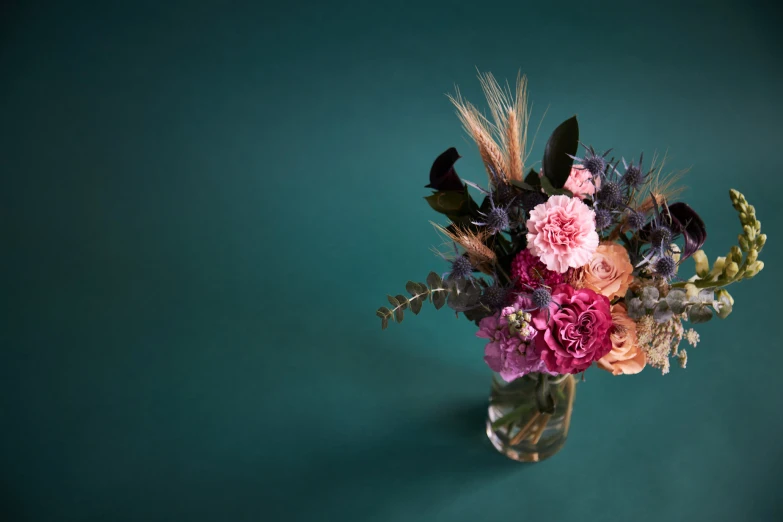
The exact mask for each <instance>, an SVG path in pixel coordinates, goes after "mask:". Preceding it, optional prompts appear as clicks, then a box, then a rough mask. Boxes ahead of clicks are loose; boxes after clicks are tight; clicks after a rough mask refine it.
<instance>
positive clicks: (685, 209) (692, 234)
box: [668, 202, 707, 261]
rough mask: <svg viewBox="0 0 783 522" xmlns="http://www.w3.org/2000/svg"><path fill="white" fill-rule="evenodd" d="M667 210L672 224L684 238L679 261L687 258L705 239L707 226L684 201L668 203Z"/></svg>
mask: <svg viewBox="0 0 783 522" xmlns="http://www.w3.org/2000/svg"><path fill="white" fill-rule="evenodd" d="M668 210H669V215H670V216H671V219H672V226H673V227H674V228H675V230H676V232H677V233H680V234H682V237H683V239H684V240H685V245H684V247H683V252H682V257H681V261H682V260H685V259H688V258H689V257H691V256H692V255H693V254H694V253H696V251H697V250H699V249H700V248H701V246H702V245H703V244H704V242H705V241H706V240H707V228H706V227H705V226H704V221H702V220H701V218H700V217H699V215H698V214H697V213H696V211H695V210H693V209H692V208H691V207H689V206H688V205H687V204H685V203H682V202H677V203H672V204H671V205H669V209H668Z"/></svg>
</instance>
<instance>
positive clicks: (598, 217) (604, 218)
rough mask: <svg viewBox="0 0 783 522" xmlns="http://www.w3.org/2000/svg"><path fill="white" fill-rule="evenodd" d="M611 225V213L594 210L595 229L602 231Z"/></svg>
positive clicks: (603, 209) (603, 210) (600, 209)
mask: <svg viewBox="0 0 783 522" xmlns="http://www.w3.org/2000/svg"><path fill="white" fill-rule="evenodd" d="M611 224H612V213H611V212H609V211H608V210H606V209H605V208H598V209H596V210H595V228H597V229H598V230H604V229H605V228H609V226H610V225H611Z"/></svg>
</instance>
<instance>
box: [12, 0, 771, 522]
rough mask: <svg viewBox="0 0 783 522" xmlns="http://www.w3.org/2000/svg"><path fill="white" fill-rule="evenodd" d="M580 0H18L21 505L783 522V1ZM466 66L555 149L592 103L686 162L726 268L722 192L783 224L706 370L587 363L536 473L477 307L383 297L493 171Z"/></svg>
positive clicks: (604, 139) (591, 128) (27, 513)
mask: <svg viewBox="0 0 783 522" xmlns="http://www.w3.org/2000/svg"><path fill="white" fill-rule="evenodd" d="M590 4H591V3H590V2H559V3H556V4H551V3H549V2H537V3H525V2H509V3H507V4H502V5H501V4H500V3H491V2H480V3H475V2H473V3H454V2H443V3H439V4H436V3H431V2H424V1H417V2H407V1H406V2H393V3H392V2H350V3H349V2H340V3H331V2H318V3H317V2H313V3H310V4H304V3H292V4H286V5H281V3H278V4H276V5H263V4H262V3H253V2H247V3H238V2H179V3H175V2H124V3H120V2H103V3H95V4H84V3H67V4H66V3H63V4H60V5H43V4H40V3H36V4H35V5H29V4H27V3H23V2H10V3H5V4H4V7H2V8H0V172H2V186H1V187H0V202H1V204H0V232H1V233H2V235H1V240H2V247H1V250H0V252H1V254H0V259H1V260H2V270H1V271H0V273H1V274H2V275H1V276H0V277H1V278H2V279H1V281H2V288H1V289H0V295H2V299H1V300H0V302H1V303H2V309H1V310H0V321H1V322H2V323H1V324H0V326H1V328H0V350H1V355H0V357H1V359H0V386H1V387H2V388H0V408H1V409H0V414H1V415H2V417H1V418H0V426H1V428H0V499H1V500H0V515H2V516H0V518H2V519H3V520H7V521H11V522H13V521H58V522H65V521H125V520H129V521H130V520H133V521H136V520H143V521H155V520H165V521H171V520H193V521H195V520H199V521H200V520H205V521H206V520H219V521H224V520H225V521H229V520H230V521H244V520H252V521H257V520H271V521H275V520H290V521H294V520H295V521H299V520H336V521H346V520H367V521H390V520H395V521H396V520H401V521H415V520H422V521H428V522H433V521H439V520H444V521H446V520H447V521H450V522H456V521H462V520H471V521H485V520H487V521H489V520H501V521H515V520H539V521H542V520H576V519H582V520H590V521H627V520H635V521H657V520H705V521H706V520H709V521H736V520H749V521H774V520H780V519H781V518H782V517H783V502H781V500H780V496H779V483H780V479H781V472H780V469H781V465H783V448H782V446H781V436H783V416H781V415H780V412H781V405H782V401H781V399H782V398H783V397H782V396H781V386H780V384H779V382H778V376H779V368H780V362H779V361H780V355H779V354H780V338H781V321H780V316H779V308H780V307H779V306H777V301H778V297H779V296H780V295H781V290H783V289H782V288H781V279H780V277H779V276H778V275H777V272H778V271H779V270H780V267H781V266H783V265H782V264H781V263H782V262H783V259H781V244H783V230H781V218H783V213H782V210H781V204H780V194H781V191H782V190H783V184H782V183H781V160H780V150H781V142H782V141H783V131H781V125H780V121H781V118H782V117H783V101H782V100H781V97H780V93H781V92H783V81H782V80H783V73H782V72H781V67H780V64H781V63H782V61H781V55H782V54H783V46H782V42H781V37H780V32H779V27H780V24H781V16H780V13H779V11H777V10H770V8H767V7H765V4H764V3H756V4H753V3H748V2H736V3H734V4H721V3H718V4H710V6H709V7H708V8H707V7H686V6H683V5H675V4H672V5H663V4H658V3H656V4H652V3H645V4H644V5H642V3H633V4H628V5H620V4H616V5H611V6H610V5H608V4H607V5H604V6H601V7H598V6H595V5H592V6H591V5H590ZM705 5H706V4H705ZM476 67H478V68H480V69H481V70H485V71H492V72H493V73H495V75H497V76H498V77H500V78H510V79H513V77H514V76H515V75H516V72H517V71H518V70H520V69H521V70H522V71H523V72H525V73H526V74H527V75H528V76H529V79H530V89H531V99H532V100H533V101H534V115H533V119H534V122H535V123H537V122H538V121H539V119H540V118H541V116H542V114H543V112H544V109H545V108H547V107H549V110H548V113H547V115H546V118H545V120H544V123H543V125H542V127H541V136H540V137H539V140H538V142H537V143H536V146H535V154H534V157H535V158H538V157H540V153H541V151H542V149H543V143H544V141H545V138H546V136H548V134H549V132H551V130H552V129H553V128H554V127H555V126H556V125H557V124H558V123H559V122H560V121H562V120H563V119H565V118H567V117H569V116H570V115H572V114H574V113H576V114H578V116H579V118H580V121H581V126H582V138H583V139H584V140H585V141H586V142H588V143H592V144H594V145H596V146H597V147H598V148H608V147H614V148H615V150H616V151H617V152H618V153H620V154H623V155H625V156H626V157H631V156H636V155H638V153H639V152H640V151H642V150H643V151H644V152H645V155H646V156H647V157H650V156H651V155H652V153H653V152H654V151H656V150H657V151H658V152H665V151H668V158H669V160H668V162H669V163H668V164H669V165H670V166H671V168H672V169H675V170H676V169H682V168H689V167H690V168H691V172H690V174H689V176H688V178H687V184H688V185H689V186H690V187H691V189H690V190H689V191H688V192H687V193H686V194H685V199H687V201H688V202H689V203H690V204H691V205H692V206H693V207H694V208H695V209H697V211H698V212H700V213H701V216H702V217H703V218H704V220H705V222H706V223H707V225H708V230H709V239H708V243H707V245H706V250H707V253H708V254H709V255H710V256H711V258H714V257H715V256H716V255H724V254H725V252H726V251H727V250H728V248H729V246H730V245H732V244H734V242H735V241H736V235H737V233H738V232H739V225H738V222H737V220H736V215H735V213H734V211H733V210H732V209H731V206H730V203H729V199H728V190H729V188H730V187H736V188H738V189H740V190H741V191H742V192H744V193H745V195H746V196H747V197H748V199H749V200H750V202H751V203H752V204H754V205H755V206H756V208H757V214H758V216H759V218H760V219H761V220H762V222H763V230H764V231H765V232H766V233H767V234H768V236H769V242H768V246H767V247H766V249H765V251H764V253H763V254H762V259H763V260H764V261H765V262H766V266H767V268H766V270H765V271H764V272H763V273H762V274H761V275H760V276H759V277H758V278H757V279H754V280H753V281H750V282H747V283H743V284H741V285H739V286H737V287H732V288H731V292H732V294H733V296H734V298H735V300H736V304H735V311H734V313H733V315H732V316H731V317H730V318H729V320H727V321H725V322H720V321H717V320H715V321H713V322H711V323H709V324H707V325H704V326H703V327H701V328H699V331H700V332H701V339H702V340H701V344H700V345H699V347H698V348H695V349H690V350H689V353H690V362H689V365H688V368H687V370H680V369H679V368H674V369H673V371H672V373H671V374H669V375H667V376H663V377H662V376H660V375H659V374H658V372H657V371H656V370H654V369H648V370H646V371H645V372H643V373H642V374H641V375H639V376H636V377H632V378H631V377H623V378H614V377H612V376H610V375H608V374H606V373H603V372H599V371H591V372H589V373H588V376H587V382H586V383H584V384H580V385H579V387H578V396H577V402H576V409H575V412H574V418H573V423H572V430H571V436H570V439H569V442H568V444H567V445H566V447H565V448H564V450H563V451H562V452H561V453H560V454H558V455H557V456H556V457H554V458H553V459H551V460H549V461H546V462H544V463H541V464H538V465H533V466H526V465H520V464H517V463H514V462H511V461H508V460H506V459H505V458H504V457H502V456H500V455H498V454H496V453H495V452H494V450H492V449H491V448H490V447H489V445H488V443H487V442H486V440H485V437H484V435H483V420H484V415H485V407H486V398H487V395H488V385H489V378H490V372H489V370H488V369H487V368H486V367H485V365H484V363H483V361H482V346H483V345H482V343H481V341H480V340H479V339H476V338H474V337H473V334H474V332H475V328H474V327H473V326H472V325H471V324H470V323H468V322H467V321H463V320H460V321H457V320H455V319H454V317H453V315H451V314H450V313H448V312H447V311H446V310H442V311H440V312H435V311H434V310H433V309H432V308H425V309H424V311H423V312H422V313H421V315H420V316H418V317H414V316H412V315H411V316H410V317H407V318H406V320H405V323H404V324H402V325H391V326H390V328H389V330H387V331H385V332H381V330H380V325H379V321H378V320H377V318H376V317H375V316H374V313H373V312H374V310H375V309H376V308H377V307H378V306H380V305H382V304H384V301H385V297H384V296H385V294H386V293H392V292H394V293H398V292H400V291H402V290H403V289H404V284H405V281H406V280H408V279H423V278H424V277H425V276H426V274H427V273H428V272H429V271H430V270H439V271H442V270H444V267H443V265H442V262H441V261H439V260H438V259H437V258H435V257H434V256H432V254H431V252H430V251H429V247H430V246H431V245H433V244H437V243H438V241H439V239H438V237H437V235H436V234H435V233H434V231H433V230H432V228H431V226H430V225H429V224H428V221H429V220H438V219H439V216H437V215H436V214H435V213H434V212H432V211H431V210H430V209H429V208H428V206H427V205H426V203H425V202H424V201H423V199H422V197H423V196H425V195H427V194H428V191H427V190H426V189H425V188H424V187H423V185H425V184H426V183H427V181H428V180H427V174H428V171H429V167H430V164H431V162H432V160H433V159H434V158H435V156H436V155H437V154H439V153H440V152H442V151H443V150H445V149H446V148H448V147H450V146H456V147H457V148H458V150H459V151H460V152H461V153H462V155H463V159H462V160H460V162H459V163H458V164H457V167H458V172H459V173H460V174H461V175H462V176H463V177H464V178H467V179H472V180H474V181H477V182H483V181H484V179H483V176H484V174H483V173H482V169H481V166H480V161H479V159H478V155H477V153H476V151H475V150H474V148H473V146H472V145H471V144H470V143H469V142H468V141H467V140H466V139H465V137H464V135H463V132H462V130H461V128H460V125H459V122H458V120H457V118H456V116H455V115H454V113H453V110H452V107H451V106H450V104H449V102H448V100H447V99H446V97H445V96H444V93H446V92H449V91H452V89H453V86H454V84H459V86H460V87H461V89H462V91H463V93H464V94H465V96H466V97H467V98H468V99H469V100H473V101H475V102H478V103H481V102H482V99H481V94H480V89H479V84H478V81H477V80H476V78H475V75H476V70H475V68H476ZM691 267H692V265H691V264H690V263H687V264H686V265H685V267H684V269H686V270H689V269H691Z"/></svg>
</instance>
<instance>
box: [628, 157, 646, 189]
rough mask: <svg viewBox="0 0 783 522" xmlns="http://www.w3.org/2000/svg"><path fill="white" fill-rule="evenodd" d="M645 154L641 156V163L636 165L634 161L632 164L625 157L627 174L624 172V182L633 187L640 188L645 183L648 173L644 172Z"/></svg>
mask: <svg viewBox="0 0 783 522" xmlns="http://www.w3.org/2000/svg"><path fill="white" fill-rule="evenodd" d="M643 157H644V155H643V154H642V155H640V156H639V165H638V166H637V165H634V163H633V161H632V162H631V164H630V165H628V164H627V163H626V162H625V159H623V166H624V167H625V174H623V183H624V184H625V185H626V186H627V187H629V188H632V189H638V188H639V187H641V186H642V185H644V181H645V178H646V177H647V174H645V173H644V172H642V159H643Z"/></svg>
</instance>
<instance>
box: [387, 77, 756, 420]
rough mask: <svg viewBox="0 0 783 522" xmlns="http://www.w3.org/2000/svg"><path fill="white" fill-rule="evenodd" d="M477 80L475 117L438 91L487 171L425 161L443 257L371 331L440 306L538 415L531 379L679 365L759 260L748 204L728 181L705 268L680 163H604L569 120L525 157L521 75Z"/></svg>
mask: <svg viewBox="0 0 783 522" xmlns="http://www.w3.org/2000/svg"><path fill="white" fill-rule="evenodd" d="M479 78H480V80H481V83H482V87H483V90H484V93H485V95H486V98H487V101H488V106H489V115H488V116H485V115H484V114H483V113H482V112H481V111H479V110H478V109H477V108H476V107H475V106H474V105H472V104H471V103H469V102H466V101H465V100H463V98H462V97H461V95H460V93H459V91H457V92H456V94H455V95H453V96H449V98H450V99H451V101H452V103H453V104H454V106H455V107H456V110H457V114H458V115H459V118H460V120H461V121H462V124H463V126H464V128H465V130H466V131H467V133H468V134H469V135H470V137H471V138H472V139H473V141H475V143H476V145H477V146H478V153H479V155H480V157H481V160H482V162H483V164H484V167H485V168H486V173H487V181H486V182H485V183H476V182H473V181H467V180H463V179H461V178H460V176H459V175H458V174H457V172H456V170H455V163H456V162H457V160H458V159H459V158H460V155H459V153H458V152H457V150H456V149H455V148H449V149H448V150H446V151H445V152H443V153H442V154H441V155H440V156H438V157H437V158H436V159H435V161H434V163H433V164H432V168H431V170H430V177H429V181H430V183H429V184H428V185H427V187H428V188H430V189H432V194H430V195H429V196H427V197H426V198H425V199H426V201H427V203H428V204H429V205H430V206H431V207H432V209H433V210H435V211H436V212H438V213H440V214H442V215H443V216H445V220H446V223H444V224H443V225H438V224H435V225H434V226H435V228H436V229H437V231H438V232H439V233H440V234H441V235H442V236H443V238H444V239H445V240H446V242H445V243H444V245H445V248H443V246H442V247H441V248H438V249H436V250H435V252H436V254H437V256H438V257H439V258H441V260H442V261H444V262H445V266H444V268H443V269H441V270H437V271H433V272H431V273H430V274H429V276H427V278H426V280H425V281H423V282H417V281H408V283H407V284H406V287H405V289H406V291H407V294H408V295H403V294H400V295H389V296H388V301H389V306H381V307H380V308H378V310H377V312H376V314H377V316H378V317H379V318H380V320H381V326H382V328H384V329H385V328H386V327H387V326H388V324H389V322H397V323H400V322H402V320H403V318H404V316H405V314H406V312H408V311H410V312H412V313H413V314H418V313H419V312H420V310H421V308H422V307H423V305H424V303H427V302H429V303H432V305H433V306H434V307H435V308H436V309H440V308H442V307H443V306H448V307H449V308H451V309H452V310H453V311H454V312H455V313H456V314H463V315H464V316H465V317H466V318H467V319H469V320H470V321H473V322H475V323H476V325H477V327H478V332H477V333H476V335H477V336H478V337H480V338H483V339H485V340H486V345H485V347H484V360H485V361H486V363H487V365H488V366H489V367H490V368H491V369H492V370H494V371H495V372H497V374H498V375H499V376H500V378H501V379H502V381H505V382H506V383H511V382H513V381H516V380H518V379H520V378H524V377H526V376H527V377H529V378H533V379H534V380H536V381H537V383H538V384H537V390H538V397H539V400H538V404H539V406H538V409H539V410H540V412H546V411H547V410H549V411H551V410H552V402H554V400H556V397H555V395H556V394H554V393H552V391H551V389H547V387H546V385H545V383H547V382H549V383H551V382H556V381H557V379H558V378H562V376H566V375H573V374H581V375H582V377H583V375H584V372H585V371H587V370H588V369H589V368H591V367H593V366H597V367H598V368H600V369H602V370H606V371H608V372H611V373H612V374H613V375H630V374H637V373H639V372H641V371H642V370H643V369H644V368H645V367H647V366H650V367H653V368H657V369H659V370H660V371H661V372H662V373H663V374H666V373H668V372H669V369H670V360H676V361H677V362H678V363H679V365H680V366H681V367H683V368H684V367H685V365H686V362H687V359H688V354H687V350H686V349H683V348H682V347H681V345H682V342H683V341H686V342H687V343H688V344H689V345H691V346H695V345H696V344H697V343H698V341H699V334H698V333H697V332H696V330H695V329H694V328H693V325H698V324H700V323H704V322H707V321H709V320H710V319H712V317H713V316H714V315H717V316H718V317H719V318H721V319H725V318H726V317H727V316H728V315H729V314H730V313H731V311H732V307H733V305H734V300H733V299H732V297H731V295H730V294H729V292H728V290H727V287H728V286H729V285H731V284H732V283H736V282H739V281H742V280H744V279H750V278H752V277H754V276H755V275H756V274H758V273H759V272H760V271H761V270H762V269H763V267H764V263H763V262H762V261H760V260H759V259H758V257H759V254H760V253H761V250H762V248H763V247H764V243H765V242H766V235H765V234H762V233H761V223H760V221H759V220H758V219H757V218H756V214H755V209H754V207H753V206H752V205H750V204H749V203H748V202H747V201H746V200H745V197H744V196H743V195H742V194H741V193H739V192H738V191H736V190H731V191H730V193H729V194H730V198H731V204H732V205H733V207H734V210H735V211H736V212H737V214H738V218H739V223H740V226H741V229H740V230H741V233H740V234H739V237H738V244H737V245H734V246H732V247H731V249H730V250H729V251H728V253H727V254H726V255H725V256H723V257H718V258H716V259H715V261H714V262H713V264H712V266H710V264H709V261H708V258H707V256H706V254H705V253H704V251H703V250H701V248H702V246H703V244H704V242H705V240H706V239H707V230H706V227H705V224H704V222H703V221H702V219H701V218H700V217H699V215H698V214H697V213H696V212H695V211H694V210H693V209H692V208H691V207H690V206H689V205H687V204H686V203H684V202H682V201H677V199H678V196H679V195H680V194H681V192H682V187H681V186H678V184H677V181H678V179H679V178H680V174H677V173H674V174H667V173H665V172H664V169H663V167H664V163H665V161H658V158H653V161H652V162H651V164H650V166H649V168H648V167H647V166H646V165H645V158H644V156H643V155H641V154H640V155H639V156H638V159H637V158H636V157H635V156H634V159H631V160H626V159H625V158H622V157H621V158H620V159H617V158H616V157H614V156H613V155H612V153H611V150H605V151H604V150H598V149H595V148H594V147H592V146H588V145H584V144H582V143H581V142H580V141H579V125H578V122H577V119H576V117H575V116H574V117H572V118H570V119H568V120H566V121H564V122H563V123H561V124H560V125H559V126H558V127H557V128H556V129H555V130H554V132H553V133H552V135H551V136H550V137H549V139H548V141H547V143H546V147H545V150H544V155H543V158H542V160H541V162H540V168H539V170H538V171H537V170H535V168H530V167H531V166H528V160H529V151H528V149H527V141H528V132H527V129H528V120H529V107H528V103H527V82H526V79H525V78H524V77H520V78H518V79H517V82H516V86H515V87H516V88H515V89H514V90H513V91H512V90H511V88H510V87H509V86H508V85H506V86H505V87H501V86H500V85H499V84H498V83H497V81H496V80H495V79H494V78H493V76H492V75H490V74H486V75H480V76H479ZM534 166H535V165H533V166H532V167H534ZM689 259H692V260H693V264H692V265H690V266H687V267H686V266H683V265H684V263H685V262H686V261H687V260H689ZM694 265H695V266H694ZM691 267H694V268H695V271H694V272H690V271H689V269H691ZM541 383H544V385H543V386H542V384H541ZM542 388H543V389H542ZM495 427H497V426H495Z"/></svg>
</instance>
